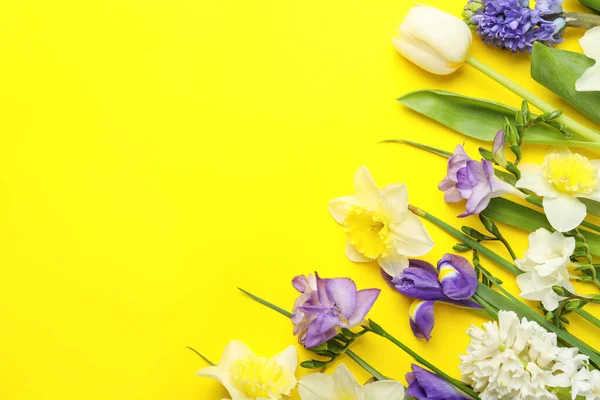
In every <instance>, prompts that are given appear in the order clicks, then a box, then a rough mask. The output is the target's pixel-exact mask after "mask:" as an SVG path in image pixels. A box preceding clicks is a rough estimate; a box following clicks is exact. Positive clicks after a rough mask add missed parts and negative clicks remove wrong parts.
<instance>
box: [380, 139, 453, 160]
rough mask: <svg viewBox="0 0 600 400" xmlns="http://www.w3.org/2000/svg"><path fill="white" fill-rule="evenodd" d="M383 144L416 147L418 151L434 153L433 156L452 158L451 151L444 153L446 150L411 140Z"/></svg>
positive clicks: (395, 140) (396, 140) (390, 141)
mask: <svg viewBox="0 0 600 400" xmlns="http://www.w3.org/2000/svg"><path fill="white" fill-rule="evenodd" d="M381 143H398V144H407V145H409V146H413V147H416V148H417V149H421V150H425V151H428V152H430V153H433V154H437V155H438V156H442V157H445V158H450V157H452V153H451V152H449V151H444V150H440V149H436V148H435V147H431V146H427V145H426V144H421V143H417V142H413V141H411V140H403V139H390V140H384V141H383V142H381Z"/></svg>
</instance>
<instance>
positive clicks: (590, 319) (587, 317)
mask: <svg viewBox="0 0 600 400" xmlns="http://www.w3.org/2000/svg"><path fill="white" fill-rule="evenodd" d="M577 314H579V315H580V316H581V317H582V318H583V319H585V320H586V321H588V322H589V323H590V324H593V325H595V326H597V327H598V328H600V319H598V318H596V317H594V316H593V315H592V314H590V313H589V312H587V311H585V310H583V309H581V308H580V309H579V310H577Z"/></svg>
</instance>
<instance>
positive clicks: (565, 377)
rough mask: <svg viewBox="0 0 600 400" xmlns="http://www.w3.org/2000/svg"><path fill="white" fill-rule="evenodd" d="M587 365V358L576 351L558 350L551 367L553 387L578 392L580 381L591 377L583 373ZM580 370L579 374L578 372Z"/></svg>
mask: <svg viewBox="0 0 600 400" xmlns="http://www.w3.org/2000/svg"><path fill="white" fill-rule="evenodd" d="M588 363H589V358H588V356H586V355H583V354H579V351H578V350H577V349H575V348H570V347H561V348H559V349H558V353H557V355H556V362H555V363H554V366H553V367H552V372H553V373H554V380H555V382H554V386H556V387H571V388H573V389H574V390H578V388H580V387H581V381H582V380H587V379H588V378H590V377H591V376H589V375H586V372H585V370H587V366H588ZM582 369H584V370H582ZM580 370H581V372H579V371H580ZM588 373H589V371H588ZM572 392H573V390H572ZM575 396H576V395H575ZM575 396H574V397H575Z"/></svg>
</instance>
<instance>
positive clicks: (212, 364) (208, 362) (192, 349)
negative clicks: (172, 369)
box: [186, 346, 217, 367]
mask: <svg viewBox="0 0 600 400" xmlns="http://www.w3.org/2000/svg"><path fill="white" fill-rule="evenodd" d="M186 349H190V350H191V351H193V352H194V353H196V354H197V355H198V356H199V357H200V358H201V359H203V360H204V361H206V363H207V364H210V365H211V366H213V367H214V366H215V365H217V364H215V363H214V362H212V361H210V360H209V359H208V358H206V357H204V356H203V355H202V354H200V352H199V351H198V350H196V349H194V348H191V347H189V346H188V347H186Z"/></svg>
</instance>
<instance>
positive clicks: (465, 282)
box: [381, 254, 481, 341]
mask: <svg viewBox="0 0 600 400" xmlns="http://www.w3.org/2000/svg"><path fill="white" fill-rule="evenodd" d="M381 273H382V275H383V277H384V279H385V280H386V281H387V282H388V283H389V284H390V286H392V288H394V289H395V290H397V291H398V292H400V293H402V294H403V295H405V296H408V297H411V298H413V299H415V301H414V302H413V303H412V305H411V306H410V309H409V312H408V315H409V318H410V319H409V322H410V327H411V329H412V331H413V333H414V335H415V336H416V337H418V338H423V339H425V340H427V341H429V339H431V331H432V330H433V325H434V313H433V309H434V304H435V302H438V301H439V302H442V303H448V304H452V305H455V306H458V307H468V308H481V306H480V305H479V304H477V303H476V302H475V301H473V300H471V297H472V296H473V294H474V293H475V290H476V289H477V275H476V274H475V270H474V269H473V266H472V265H471V263H469V261H468V260H467V259H466V258H464V257H461V256H457V255H454V254H446V255H444V256H443V257H442V258H441V260H440V261H439V262H438V265H437V268H436V267H434V266H433V265H431V264H429V263H428V262H427V261H423V260H410V262H409V266H408V268H406V269H404V270H403V271H402V272H401V273H400V275H398V276H394V277H391V276H389V275H388V274H386V273H385V271H383V270H382V271H381Z"/></svg>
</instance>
